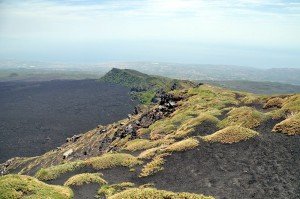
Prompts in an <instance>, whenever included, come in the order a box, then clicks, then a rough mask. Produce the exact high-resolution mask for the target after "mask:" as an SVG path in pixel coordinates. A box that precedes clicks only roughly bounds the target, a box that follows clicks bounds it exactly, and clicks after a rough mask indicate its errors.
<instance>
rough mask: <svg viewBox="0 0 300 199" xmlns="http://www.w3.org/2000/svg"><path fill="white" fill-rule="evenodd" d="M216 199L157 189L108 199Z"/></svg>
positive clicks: (139, 189) (125, 192)
mask: <svg viewBox="0 0 300 199" xmlns="http://www.w3.org/2000/svg"><path fill="white" fill-rule="evenodd" d="M124 198H130V199H145V198H147V199H214V198H213V197H212V196H204V195H202V194H192V193H185V192H182V193H174V192H171V191H165V190H157V189H155V188H131V189H127V190H125V191H122V192H120V193H117V194H115V195H113V196H111V197H109V198H108V199H124Z"/></svg>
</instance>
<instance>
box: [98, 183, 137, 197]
mask: <svg viewBox="0 0 300 199" xmlns="http://www.w3.org/2000/svg"><path fill="white" fill-rule="evenodd" d="M134 186H135V184H134V183H131V182H122V183H118V184H112V185H102V186H101V187H100V189H99V190H98V195H100V196H101V195H104V196H105V197H106V198H109V197H110V196H112V195H114V194H116V193H119V192H121V191H124V190H126V189H128V188H132V187H134Z"/></svg>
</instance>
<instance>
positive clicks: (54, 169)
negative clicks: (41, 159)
mask: <svg viewBox="0 0 300 199" xmlns="http://www.w3.org/2000/svg"><path fill="white" fill-rule="evenodd" d="M141 163H142V161H140V160H138V158H136V157H134V156H132V155H130V154H126V153H106V154H103V155H101V156H98V157H92V158H89V159H87V160H84V161H75V162H67V163H64V164H59V165H56V166H51V167H48V168H42V169H40V170H39V171H37V172H36V174H35V177H36V178H38V179H39V180H53V179H56V178H58V177H59V176H60V175H62V174H64V173H67V172H70V171H74V170H76V169H79V168H82V167H85V166H89V165H90V166H92V167H93V168H94V169H106V168H112V167H116V166H125V167H132V166H135V165H137V164H141Z"/></svg>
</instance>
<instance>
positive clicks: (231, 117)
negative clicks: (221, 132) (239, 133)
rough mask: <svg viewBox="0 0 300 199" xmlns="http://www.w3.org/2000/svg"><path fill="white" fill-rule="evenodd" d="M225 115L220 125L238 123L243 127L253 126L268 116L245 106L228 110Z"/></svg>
mask: <svg viewBox="0 0 300 199" xmlns="http://www.w3.org/2000/svg"><path fill="white" fill-rule="evenodd" d="M227 115H228V116H227V117H226V118H225V119H224V120H222V121H221V123H220V126H221V127H226V126H232V125H240V126H243V127H245V128H254V127H257V126H259V125H260V124H261V123H262V122H263V121H265V120H266V119H267V118H268V117H267V116H266V115H265V114H263V113H261V112H259V111H257V110H255V109H254V108H251V107H247V106H243V107H239V108H234V109H232V110H231V111H229V112H228V113H227Z"/></svg>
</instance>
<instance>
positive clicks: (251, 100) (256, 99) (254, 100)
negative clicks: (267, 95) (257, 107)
mask: <svg viewBox="0 0 300 199" xmlns="http://www.w3.org/2000/svg"><path fill="white" fill-rule="evenodd" d="M241 102H242V103H244V104H246V105H252V104H261V103H262V98H261V97H260V96H258V95H254V94H250V93H246V95H245V97H243V98H242V99H241Z"/></svg>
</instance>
